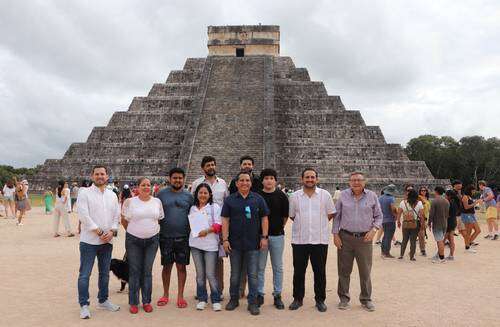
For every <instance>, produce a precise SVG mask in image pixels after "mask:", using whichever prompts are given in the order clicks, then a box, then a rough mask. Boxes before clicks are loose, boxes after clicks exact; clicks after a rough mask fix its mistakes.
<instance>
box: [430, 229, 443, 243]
mask: <svg viewBox="0 0 500 327" xmlns="http://www.w3.org/2000/svg"><path fill="white" fill-rule="evenodd" d="M445 233H446V230H443V229H434V228H433V229H432V234H434V239H435V240H436V242H439V241H442V240H444V234H445Z"/></svg>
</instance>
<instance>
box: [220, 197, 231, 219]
mask: <svg viewBox="0 0 500 327" xmlns="http://www.w3.org/2000/svg"><path fill="white" fill-rule="evenodd" d="M227 200H228V198H226V199H225V200H224V204H223V205H222V210H221V213H220V215H221V217H226V218H229V217H230V216H231V207H230V206H229V204H228V201H227Z"/></svg>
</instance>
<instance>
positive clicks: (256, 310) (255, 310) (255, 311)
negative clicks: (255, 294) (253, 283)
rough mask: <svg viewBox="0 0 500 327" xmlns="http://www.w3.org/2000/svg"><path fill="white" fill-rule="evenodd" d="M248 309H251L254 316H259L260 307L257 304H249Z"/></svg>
mask: <svg viewBox="0 0 500 327" xmlns="http://www.w3.org/2000/svg"><path fill="white" fill-rule="evenodd" d="M247 310H248V311H250V314H251V315H252V316H258V315H259V314H260V309H259V306H258V305H257V304H249V305H248V307H247Z"/></svg>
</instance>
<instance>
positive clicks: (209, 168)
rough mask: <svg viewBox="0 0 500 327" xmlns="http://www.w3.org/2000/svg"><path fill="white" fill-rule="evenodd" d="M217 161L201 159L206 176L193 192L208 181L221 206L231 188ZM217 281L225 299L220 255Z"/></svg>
mask: <svg viewBox="0 0 500 327" xmlns="http://www.w3.org/2000/svg"><path fill="white" fill-rule="evenodd" d="M216 168H217V162H216V161H215V158H214V157H212V156H205V157H203V159H201V169H202V170H203V174H204V176H201V177H200V178H198V179H196V180H195V181H194V182H193V183H192V184H191V193H193V195H194V193H195V191H196V188H197V187H198V186H199V185H200V184H202V183H206V184H208V185H209V186H210V188H211V189H212V196H213V200H214V203H216V204H218V205H219V206H220V207H221V208H222V205H223V203H224V199H225V198H226V197H227V196H228V195H229V190H228V188H227V184H226V181H224V180H223V179H222V178H220V177H217V173H216ZM216 269H217V271H216V275H217V283H218V285H219V294H220V295H221V299H223V298H224V297H223V295H222V292H223V291H224V260H223V258H222V257H219V260H218V261H217V267H216Z"/></svg>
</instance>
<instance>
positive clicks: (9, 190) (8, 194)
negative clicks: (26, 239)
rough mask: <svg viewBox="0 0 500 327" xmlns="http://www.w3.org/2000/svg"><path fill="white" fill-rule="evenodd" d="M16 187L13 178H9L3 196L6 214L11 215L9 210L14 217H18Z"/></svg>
mask: <svg viewBox="0 0 500 327" xmlns="http://www.w3.org/2000/svg"><path fill="white" fill-rule="evenodd" d="M15 193H16V187H15V184H14V181H13V180H8V181H7V182H6V183H5V185H4V186H3V196H4V200H5V202H4V203H5V215H6V216H7V218H8V216H9V212H10V215H11V218H12V219H15V218H16V203H15V199H14V196H15Z"/></svg>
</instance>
